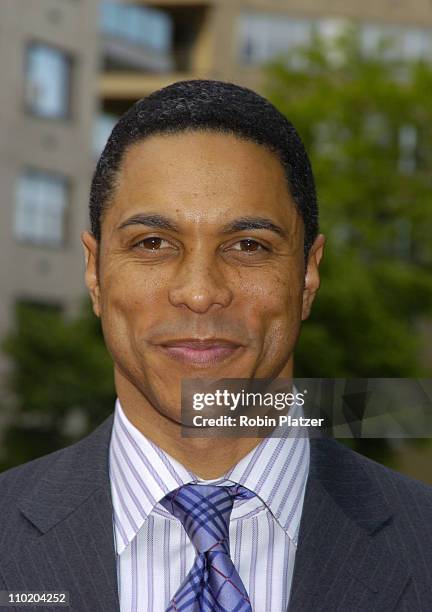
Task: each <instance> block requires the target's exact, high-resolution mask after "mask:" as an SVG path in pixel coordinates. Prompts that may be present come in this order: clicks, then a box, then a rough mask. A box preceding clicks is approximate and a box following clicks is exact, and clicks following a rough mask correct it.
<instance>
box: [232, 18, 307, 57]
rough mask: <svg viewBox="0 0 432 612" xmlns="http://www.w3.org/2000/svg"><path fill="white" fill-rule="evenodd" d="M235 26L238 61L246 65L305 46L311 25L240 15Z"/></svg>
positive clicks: (296, 21) (300, 21)
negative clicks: (237, 32)
mask: <svg viewBox="0 0 432 612" xmlns="http://www.w3.org/2000/svg"><path fill="white" fill-rule="evenodd" d="M239 26H240V27H239V52H240V61H241V62H242V63H243V64H250V65H254V64H255V65H256V64H262V63H264V62H267V61H269V60H271V59H272V58H273V57H275V56H276V55H279V54H280V53H284V52H286V51H290V50H292V49H293V48H295V47H298V46H301V45H307V44H308V43H309V41H310V39H311V33H312V22H311V21H308V20H307V19H291V18H289V17H286V16H285V15H278V14H266V13H252V12H247V13H243V14H242V15H241V18H240V24H239Z"/></svg>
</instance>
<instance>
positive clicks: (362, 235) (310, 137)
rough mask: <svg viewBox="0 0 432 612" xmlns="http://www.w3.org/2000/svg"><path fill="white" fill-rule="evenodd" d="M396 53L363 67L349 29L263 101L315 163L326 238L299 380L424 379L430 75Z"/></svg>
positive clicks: (273, 80) (303, 59)
mask: <svg viewBox="0 0 432 612" xmlns="http://www.w3.org/2000/svg"><path fill="white" fill-rule="evenodd" d="M391 49H392V47H391V41H385V40H384V41H383V43H382V45H381V47H380V49H379V50H378V51H377V53H376V54H374V55H373V57H371V56H369V57H368V56H366V55H365V54H364V53H363V52H362V47H361V43H360V37H359V32H358V30H357V29H356V28H355V27H352V28H349V29H347V30H346V31H345V32H344V33H343V34H342V35H341V36H340V37H339V38H337V39H333V40H332V41H325V40H324V39H320V38H319V37H316V38H315V40H314V42H313V44H312V45H311V46H310V47H308V48H303V49H299V50H298V51H297V53H294V54H293V55H290V57H289V58H288V61H287V60H286V59H278V60H277V61H275V62H274V63H273V64H272V65H270V66H269V69H268V73H267V76H268V79H267V94H268V96H269V97H270V99H271V100H272V101H273V102H274V103H275V105H276V106H277V107H278V108H279V109H280V110H281V112H283V113H284V114H285V115H286V116H287V117H288V118H289V119H290V120H291V121H292V122H293V123H294V125H295V126H296V127H297V128H298V130H299V132H300V134H301V137H302V139H303V141H304V142H305V145H306V148H307V150H308V152H309V154H310V157H311V161H312V165H313V168H314V173H315V178H316V183H317V191H318V198H319V203H320V215H321V231H322V232H323V233H325V234H326V236H327V245H326V249H325V254H324V258H323V262H322V286H321V288H320V292H319V295H318V298H317V300H316V302H315V304H314V308H313V312H312V316H311V318H310V320H309V321H308V322H306V324H304V325H303V329H302V333H301V337H300V341H299V345H298V348H297V350H296V375H297V376H326V377H332V376H337V377H345V376H346V377H348V376H351V377H353V376H355V377H398V376H401V377H411V376H412V377H416V376H421V375H423V376H427V375H428V368H427V367H426V365H425V364H424V363H423V364H422V363H420V362H419V340H420V338H419V335H418V333H416V331H415V330H416V321H417V320H418V319H419V318H420V317H430V316H431V315H432V274H431V268H432V241H431V239H430V236H431V234H432V189H431V187H432V178H431V177H432V175H431V167H432V163H431V162H432V69H431V67H430V65H427V64H426V63H424V62H415V63H409V62H401V61H397V60H395V59H391ZM389 56H390V57H389ZM429 373H430V369H429Z"/></svg>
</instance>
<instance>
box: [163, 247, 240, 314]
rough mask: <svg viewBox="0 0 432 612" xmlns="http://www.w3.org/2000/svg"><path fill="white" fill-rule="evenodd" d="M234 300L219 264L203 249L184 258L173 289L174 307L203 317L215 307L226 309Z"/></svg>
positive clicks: (178, 269)
mask: <svg viewBox="0 0 432 612" xmlns="http://www.w3.org/2000/svg"><path fill="white" fill-rule="evenodd" d="M232 298H233V294H232V291H231V289H230V288H229V286H228V284H227V280H226V278H225V277H224V275H223V273H222V271H221V270H220V264H219V262H217V261H216V260H215V259H214V257H211V256H210V255H206V254H204V253H203V252H202V251H201V250H197V251H196V252H195V253H189V254H188V255H185V256H184V258H183V261H182V262H181V264H180V266H179V268H177V270H176V273H175V277H174V278H173V281H172V283H171V286H170V288H169V301H170V303H171V304H172V305H173V306H176V307H179V306H180V307H185V308H188V309H189V310H191V311H193V312H195V313H200V314H204V313H206V312H207V311H209V310H210V309H213V308H226V307H227V306H229V305H230V303H231V301H232Z"/></svg>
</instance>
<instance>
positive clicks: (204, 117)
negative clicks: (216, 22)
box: [90, 79, 318, 257]
mask: <svg viewBox="0 0 432 612" xmlns="http://www.w3.org/2000/svg"><path fill="white" fill-rule="evenodd" d="M186 131H188V132H189V131H214V132H220V133H229V134H232V135H234V136H238V137H239V138H241V139H246V140H250V141H252V142H255V143H257V144H259V145H263V146H264V147H266V148H267V149H269V150H270V151H272V152H273V153H275V154H276V155H277V157H278V158H279V160H280V162H281V163H282V166H283V168H284V170H285V174H286V178H287V182H288V187H289V190H290V193H291V196H292V198H293V200H294V202H295V204H296V206H297V210H298V212H299V214H300V216H301V217H302V219H303V223H304V229H305V237H304V252H305V257H307V254H308V252H309V249H310V247H311V245H312V244H313V242H314V240H315V238H316V236H317V234H318V205H317V197H316V189H315V181H314V177H313V173H312V168H311V164H310V161H309V157H308V155H307V153H306V150H305V147H304V145H303V143H302V141H301V139H300V136H299V135H298V133H297V131H296V129H295V128H294V126H293V125H292V124H291V123H290V121H288V119H287V118H286V117H285V116H284V115H282V113H280V112H279V111H278V110H277V108H276V107H275V106H273V104H271V103H270V102H269V101H268V100H266V99H265V98H263V97H262V96H260V95H259V94H257V93H256V92H254V91H252V90H250V89H247V88H245V87H241V86H239V85H235V84H233V83H225V82H222V81H211V80H201V79H194V80H189V81H179V82H177V83H173V84H172V85H169V86H168V87H164V88H163V89H159V90H158V91H155V92H154V93H152V94H151V95H149V96H148V97H146V98H142V99H141V100H138V102H136V103H135V104H134V105H133V106H132V107H131V108H130V109H129V110H128V111H127V112H126V113H125V114H124V115H123V116H122V117H120V119H119V121H118V122H117V124H116V125H115V126H114V129H113V131H112V133H111V135H110V137H109V139H108V142H107V143H106V145H105V148H104V150H103V152H102V154H101V156H100V158H99V161H98V163H97V166H96V169H95V172H94V175H93V180H92V184H91V191H90V221H91V229H92V233H93V235H94V236H95V238H96V239H97V240H98V241H99V240H100V237H101V216H102V213H103V211H104V209H105V208H106V207H107V205H108V204H109V201H110V197H111V195H112V193H113V190H114V188H115V185H116V178H117V175H118V171H119V169H120V166H121V162H122V159H123V156H124V154H125V153H126V150H127V149H128V148H129V147H130V146H131V145H133V144H135V143H137V142H139V141H141V140H144V139H145V138H147V137H148V136H151V135H155V134H176V133H180V132H186Z"/></svg>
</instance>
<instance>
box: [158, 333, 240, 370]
mask: <svg viewBox="0 0 432 612" xmlns="http://www.w3.org/2000/svg"><path fill="white" fill-rule="evenodd" d="M159 347H160V349H162V350H163V351H164V353H165V354H166V355H167V356H168V357H170V358H172V359H175V360H177V361H181V362H183V363H185V364H189V365H195V366H209V365H213V364H217V363H220V362H223V361H225V360H227V359H229V358H231V357H233V356H234V355H235V354H236V353H237V352H238V351H239V349H241V348H242V346H241V345H240V344H236V343H234V342H232V341H230V340H225V339H218V338H215V339H213V338H212V339H205V340H201V339H185V340H169V341H167V342H163V343H161V344H159Z"/></svg>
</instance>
